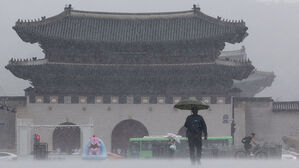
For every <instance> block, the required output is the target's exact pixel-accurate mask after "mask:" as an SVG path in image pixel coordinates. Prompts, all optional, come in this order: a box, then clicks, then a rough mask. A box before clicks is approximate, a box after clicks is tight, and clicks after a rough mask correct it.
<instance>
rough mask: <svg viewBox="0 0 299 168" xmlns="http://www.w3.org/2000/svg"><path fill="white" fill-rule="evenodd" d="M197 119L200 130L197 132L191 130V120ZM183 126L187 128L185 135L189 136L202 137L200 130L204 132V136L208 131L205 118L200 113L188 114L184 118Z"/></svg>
mask: <svg viewBox="0 0 299 168" xmlns="http://www.w3.org/2000/svg"><path fill="white" fill-rule="evenodd" d="M195 120H197V121H199V125H200V130H199V132H195V131H193V129H194V128H193V122H194V121H195ZM184 126H185V127H186V128H187V133H186V135H187V137H191V136H199V137H202V132H203V134H204V136H205V137H206V136H208V132H207V125H206V123H205V120H204V119H203V117H202V116H201V115H198V114H192V115H189V116H188V117H187V119H186V122H185V124H184Z"/></svg>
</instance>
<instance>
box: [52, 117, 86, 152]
mask: <svg viewBox="0 0 299 168" xmlns="http://www.w3.org/2000/svg"><path fill="white" fill-rule="evenodd" d="M60 125H72V127H56V128H55V130H54V132H53V149H54V150H57V151H60V152H61V153H68V154H71V153H73V152H75V151H76V150H79V149H80V134H81V131H80V128H79V127H77V126H75V127H74V126H73V125H75V124H74V123H71V122H64V123H62V124H60Z"/></svg>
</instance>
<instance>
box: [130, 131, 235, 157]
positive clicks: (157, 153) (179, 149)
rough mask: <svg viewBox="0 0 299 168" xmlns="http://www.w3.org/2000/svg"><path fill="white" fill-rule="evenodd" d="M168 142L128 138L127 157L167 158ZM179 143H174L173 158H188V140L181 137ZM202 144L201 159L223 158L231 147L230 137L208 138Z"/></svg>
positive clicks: (163, 139) (147, 138)
mask: <svg viewBox="0 0 299 168" xmlns="http://www.w3.org/2000/svg"><path fill="white" fill-rule="evenodd" d="M168 141H169V138H167V137H143V138H130V140H129V149H128V153H127V156H128V157H130V158H167V157H168V156H169V145H168ZM180 141H181V142H180V143H176V152H175V157H180V158H184V157H189V146H188V138H186V137H181V138H180ZM202 142H203V147H202V149H203V151H202V155H203V157H208V158H215V157H225V156H226V155H228V153H229V150H230V148H231V146H232V137H231V136H225V137H208V139H207V140H203V141H202Z"/></svg>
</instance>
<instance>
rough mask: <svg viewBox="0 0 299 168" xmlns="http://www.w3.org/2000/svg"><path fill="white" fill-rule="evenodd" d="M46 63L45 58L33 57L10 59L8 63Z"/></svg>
mask: <svg viewBox="0 0 299 168" xmlns="http://www.w3.org/2000/svg"><path fill="white" fill-rule="evenodd" d="M46 63H48V60H47V59H37V58H36V57H33V58H31V59H11V60H10V61H9V65H42V64H46Z"/></svg>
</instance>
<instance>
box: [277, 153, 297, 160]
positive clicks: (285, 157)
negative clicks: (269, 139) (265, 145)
mask: <svg viewBox="0 0 299 168" xmlns="http://www.w3.org/2000/svg"><path fill="white" fill-rule="evenodd" d="M281 157H282V159H283V160H297V157H296V156H294V155H292V154H282V155H281Z"/></svg>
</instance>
